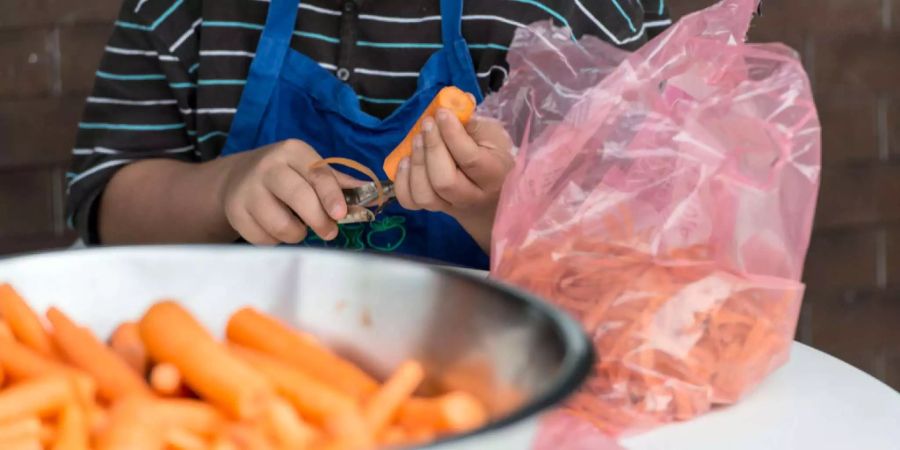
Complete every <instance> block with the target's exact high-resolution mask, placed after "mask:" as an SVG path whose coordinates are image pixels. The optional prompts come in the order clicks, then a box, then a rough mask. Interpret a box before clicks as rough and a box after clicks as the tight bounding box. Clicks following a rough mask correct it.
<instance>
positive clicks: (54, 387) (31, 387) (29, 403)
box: [0, 375, 75, 423]
mask: <svg viewBox="0 0 900 450" xmlns="http://www.w3.org/2000/svg"><path fill="white" fill-rule="evenodd" d="M71 401H75V394H74V392H73V388H72V384H71V382H70V379H69V377H67V376H64V375H51V376H48V377H43V378H36V379H33V380H27V381H23V382H21V383H18V384H15V385H13V386H11V387H8V388H6V389H3V390H2V391H0V423H2V422H6V421H10V420H15V419H21V418H26V417H34V416H39V417H46V416H49V415H51V414H52V413H55V412H57V411H59V410H60V409H61V408H62V407H63V406H64V405H65V404H67V403H69V402H71Z"/></svg>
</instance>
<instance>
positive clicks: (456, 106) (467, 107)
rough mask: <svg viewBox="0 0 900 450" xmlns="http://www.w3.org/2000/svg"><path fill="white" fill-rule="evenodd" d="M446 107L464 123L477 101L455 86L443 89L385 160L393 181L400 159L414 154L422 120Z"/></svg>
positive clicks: (467, 120) (385, 166)
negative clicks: (414, 140)
mask: <svg viewBox="0 0 900 450" xmlns="http://www.w3.org/2000/svg"><path fill="white" fill-rule="evenodd" d="M440 108H446V109H448V110H450V111H451V112H453V114H454V115H456V117H457V118H458V119H459V121H460V122H462V123H463V124H464V125H465V124H467V123H468V122H469V120H471V118H472V115H473V114H474V113H475V101H474V100H473V97H472V96H471V95H469V94H467V93H465V92H464V91H462V90H461V89H459V88H457V87H455V86H448V87H445V88H443V89H441V91H440V92H438V94H437V96H435V97H434V100H432V101H431V104H429V105H428V107H427V108H425V111H424V112H422V116H421V117H419V120H418V121H416V123H415V125H413V127H412V129H411V130H409V133H408V134H407V135H406V137H405V138H403V141H402V142H400V144H399V145H398V146H397V147H396V148H395V149H394V151H393V152H391V154H390V155H388V157H387V158H386V159H385V160H384V173H386V174H387V176H388V178H390V179H391V181H393V180H394V179H395V178H396V177H397V169H398V168H399V166H400V161H402V160H403V159H404V158H408V157H409V156H410V155H412V142H413V138H414V137H415V136H416V135H417V134H419V133H420V132H421V130H422V122H423V121H424V120H425V118H426V117H433V116H434V115H435V114H436V113H437V111H438V109H440Z"/></svg>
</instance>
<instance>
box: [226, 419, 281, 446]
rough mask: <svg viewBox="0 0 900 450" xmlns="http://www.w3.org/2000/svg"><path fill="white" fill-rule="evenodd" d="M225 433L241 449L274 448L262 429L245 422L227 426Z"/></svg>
mask: <svg viewBox="0 0 900 450" xmlns="http://www.w3.org/2000/svg"><path fill="white" fill-rule="evenodd" d="M226 435H227V437H228V439H229V440H231V441H232V442H233V443H235V444H236V445H237V447H238V448H240V449H241V450H274V448H275V446H274V445H273V444H272V442H270V441H269V440H268V438H267V437H266V435H265V434H264V433H263V432H262V430H260V429H258V428H256V427H252V426H248V425H245V424H232V425H230V426H228V427H227V429H226Z"/></svg>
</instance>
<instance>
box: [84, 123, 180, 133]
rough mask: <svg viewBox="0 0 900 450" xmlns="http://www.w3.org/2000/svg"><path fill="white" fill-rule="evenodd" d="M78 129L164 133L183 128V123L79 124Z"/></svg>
mask: <svg viewBox="0 0 900 450" xmlns="http://www.w3.org/2000/svg"><path fill="white" fill-rule="evenodd" d="M78 128H81V129H82V130H123V131H165V130H178V129H181V128H184V124H183V123H165V124H128V123H97V122H81V123H79V124H78Z"/></svg>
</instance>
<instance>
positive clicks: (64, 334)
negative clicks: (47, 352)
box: [47, 308, 151, 400]
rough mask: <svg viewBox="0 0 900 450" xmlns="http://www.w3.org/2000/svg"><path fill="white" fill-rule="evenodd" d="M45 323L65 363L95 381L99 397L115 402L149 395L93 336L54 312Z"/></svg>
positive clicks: (130, 369) (120, 359)
mask: <svg viewBox="0 0 900 450" xmlns="http://www.w3.org/2000/svg"><path fill="white" fill-rule="evenodd" d="M47 319H48V320H49V321H50V323H51V324H52V325H53V339H54V341H55V342H56V345H57V346H58V347H59V349H60V350H61V351H62V353H63V354H64V355H65V357H66V359H67V360H68V361H69V362H71V363H72V364H74V365H75V366H77V367H78V368H80V369H82V370H84V371H85V372H87V373H89V374H90V375H91V376H92V377H93V378H94V379H95V380H97V388H98V389H99V392H100V396H101V397H103V398H105V399H107V400H115V399H117V398H121V397H124V396H127V395H149V394H150V393H151V392H150V389H149V387H148V386H147V383H145V382H144V380H143V378H141V376H140V375H138V374H137V373H136V372H135V371H134V370H133V369H132V368H131V367H130V366H129V365H128V364H127V363H126V362H125V361H124V360H123V359H122V358H119V356H118V355H117V354H116V353H115V352H113V351H112V350H111V349H110V348H109V347H107V346H106V345H104V344H103V342H101V341H100V340H99V339H97V337H96V336H94V333H92V332H90V331H89V330H88V329H86V328H83V327H80V326H78V325H77V324H76V323H75V322H73V321H72V320H71V319H69V318H68V317H67V316H66V315H65V314H63V313H62V311H60V310H58V309H56V308H50V309H49V310H48V311H47Z"/></svg>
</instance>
